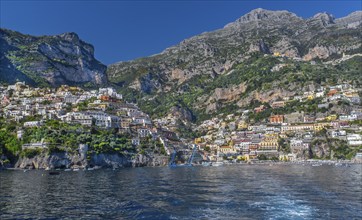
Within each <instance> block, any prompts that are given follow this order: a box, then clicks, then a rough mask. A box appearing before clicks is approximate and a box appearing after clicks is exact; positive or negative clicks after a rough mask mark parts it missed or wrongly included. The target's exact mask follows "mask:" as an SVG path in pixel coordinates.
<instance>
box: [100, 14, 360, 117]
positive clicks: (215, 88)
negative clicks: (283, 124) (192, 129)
mask: <svg viewBox="0 0 362 220" xmlns="http://www.w3.org/2000/svg"><path fill="white" fill-rule="evenodd" d="M361 22H362V11H357V12H354V13H352V14H350V15H348V16H346V17H344V18H339V19H335V18H334V17H333V16H332V15H330V14H328V13H318V14H316V15H315V16H313V17H311V18H308V19H303V18H301V17H298V16H297V15H295V14H294V13H291V12H288V11H269V10H264V9H255V10H253V11H251V12H249V13H247V14H245V15H244V16H242V17H240V18H239V19H237V20H236V21H234V22H232V23H229V24H227V25H225V26H224V28H222V29H219V30H216V31H212V32H206V33H202V34H200V35H197V36H194V37H192V38H189V39H186V40H183V41H182V42H180V43H179V44H177V45H175V46H172V47H170V48H167V49H165V50H164V51H163V52H161V53H160V54H157V55H153V56H150V57H145V58H141V59H136V60H132V61H127V62H119V63H115V64H112V65H110V66H108V68H107V76H108V79H109V80H110V82H112V83H113V84H114V85H117V86H119V87H120V88H121V90H122V91H123V93H124V94H125V96H126V97H128V98H129V99H130V100H133V101H137V102H138V103H139V104H140V106H141V108H143V109H144V110H145V111H147V112H150V113H151V114H153V116H154V117H161V116H165V115H167V114H176V113H177V114H181V115H188V117H185V118H194V120H202V119H206V118H209V117H211V116H212V115H214V114H218V113H223V112H225V113H227V112H229V111H232V110H236V109H239V108H242V107H243V108H244V107H250V106H251V103H257V102H270V101H273V100H277V99H280V98H283V96H285V95H293V94H297V93H299V92H303V90H305V88H303V86H305V85H313V86H316V85H315V82H316V81H313V80H317V82H318V84H323V83H325V82H326V81H330V80H342V78H343V77H339V76H341V75H343V76H345V77H346V79H350V80H351V79H356V80H357V81H358V80H359V81H358V82H360V81H361V77H360V76H359V74H358V72H357V70H358V71H359V70H360V69H358V68H360V67H359V66H358V61H359V60H356V59H359V58H353V59H352V60H351V61H350V62H351V65H352V66H353V68H345V66H343V67H341V66H335V65H332V64H329V65H327V64H324V62H327V61H331V60H334V59H338V58H341V57H342V56H343V54H347V55H352V54H357V53H361V51H362V42H361V39H362V34H361V33H362V31H361V29H362V28H361V27H362V23H361ZM310 61H315V62H316V63H313V64H311V62H310ZM340 65H342V64H340ZM356 68H357V70H356ZM347 69H349V70H347ZM175 109H176V110H177V109H178V110H177V112H176V113H175ZM190 115H192V116H193V117H189V116H190Z"/></svg>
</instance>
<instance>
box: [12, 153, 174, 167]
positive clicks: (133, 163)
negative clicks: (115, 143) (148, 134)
mask: <svg viewBox="0 0 362 220" xmlns="http://www.w3.org/2000/svg"><path fill="white" fill-rule="evenodd" d="M168 160H169V157H166V156H152V157H151V156H147V155H142V154H138V155H136V156H135V157H130V156H122V155H119V154H94V155H91V156H90V158H89V159H88V160H87V159H81V158H80V156H79V155H69V154H67V153H53V154H51V155H48V154H46V153H43V154H40V155H36V156H34V157H32V158H27V157H21V158H20V159H19V160H18V161H17V163H16V164H15V166H14V167H15V168H20V169H46V168H50V169H57V168H62V169H64V168H86V167H95V166H98V167H109V168H120V167H142V166H166V165H167V164H168Z"/></svg>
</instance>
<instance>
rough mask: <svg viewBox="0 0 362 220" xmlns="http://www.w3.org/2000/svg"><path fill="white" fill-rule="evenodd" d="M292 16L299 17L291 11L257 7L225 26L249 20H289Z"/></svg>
mask: <svg viewBox="0 0 362 220" xmlns="http://www.w3.org/2000/svg"><path fill="white" fill-rule="evenodd" d="M292 17H297V15H296V14H294V13H291V12H289V11H285V10H283V11H271V10H266V9H263V8H257V9H254V10H252V11H250V12H249V13H247V14H245V15H243V16H241V17H240V18H239V19H237V20H236V21H235V22H232V23H230V24H227V25H226V26H225V27H230V26H235V25H240V24H246V23H249V22H255V21H264V20H267V21H277V22H278V21H281V20H284V21H285V20H288V19H290V18H292Z"/></svg>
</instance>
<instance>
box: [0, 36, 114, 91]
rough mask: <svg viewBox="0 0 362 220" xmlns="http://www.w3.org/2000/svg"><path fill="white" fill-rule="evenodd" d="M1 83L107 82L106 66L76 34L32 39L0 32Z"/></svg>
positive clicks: (57, 83)
mask: <svg viewBox="0 0 362 220" xmlns="http://www.w3.org/2000/svg"><path fill="white" fill-rule="evenodd" d="M0 49H1V50H0V51H1V52H0V82H8V83H14V82H16V81H26V82H27V83H29V84H32V85H43V86H46V85H51V86H58V85H61V84H69V85H76V84H84V83H90V84H94V85H100V84H104V83H106V82H107V77H106V75H105V72H106V66H105V65H103V64H101V63H100V62H99V61H98V60H96V59H95V58H94V48H93V46H92V45H91V44H88V43H86V42H84V41H82V40H81V39H80V38H79V37H78V35H77V34H75V33H65V34H61V35H55V36H39V37H36V36H30V35H24V34H21V33H19V32H15V31H10V30H7V29H0Z"/></svg>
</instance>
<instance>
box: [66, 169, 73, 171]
mask: <svg viewBox="0 0 362 220" xmlns="http://www.w3.org/2000/svg"><path fill="white" fill-rule="evenodd" d="M64 171H72V169H65V170H64Z"/></svg>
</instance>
